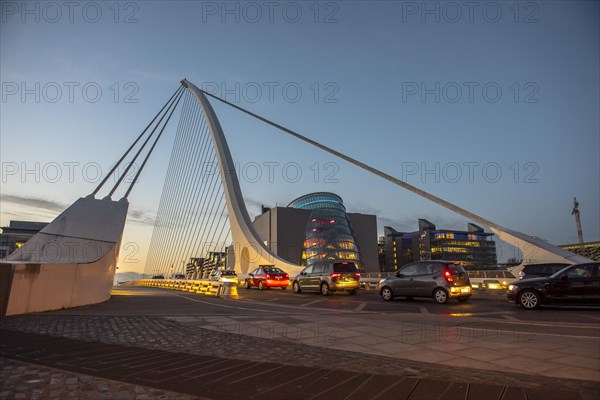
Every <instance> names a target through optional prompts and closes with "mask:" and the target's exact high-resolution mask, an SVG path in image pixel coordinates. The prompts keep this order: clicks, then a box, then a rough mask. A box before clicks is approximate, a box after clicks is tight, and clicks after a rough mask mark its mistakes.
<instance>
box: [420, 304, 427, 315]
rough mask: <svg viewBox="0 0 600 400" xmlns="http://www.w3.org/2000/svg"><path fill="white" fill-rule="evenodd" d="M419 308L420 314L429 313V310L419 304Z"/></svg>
mask: <svg viewBox="0 0 600 400" xmlns="http://www.w3.org/2000/svg"><path fill="white" fill-rule="evenodd" d="M419 310H420V311H421V314H429V310H428V309H427V308H426V307H423V306H420V307H419Z"/></svg>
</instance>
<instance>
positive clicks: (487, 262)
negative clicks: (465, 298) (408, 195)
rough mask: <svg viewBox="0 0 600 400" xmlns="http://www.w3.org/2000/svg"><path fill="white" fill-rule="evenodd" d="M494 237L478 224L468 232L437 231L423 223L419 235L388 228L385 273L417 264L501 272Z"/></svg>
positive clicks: (425, 221) (385, 230)
mask: <svg viewBox="0 0 600 400" xmlns="http://www.w3.org/2000/svg"><path fill="white" fill-rule="evenodd" d="M492 236H493V233H487V232H484V230H483V228H481V227H479V226H477V225H475V224H471V223H470V224H467V230H466V231H454V230H445V229H437V228H436V226H435V225H434V224H432V223H431V222H429V221H427V220H425V219H419V230H418V231H416V232H398V231H396V230H395V229H393V228H391V227H389V226H386V227H385V228H384V241H385V244H384V246H385V267H384V270H383V271H385V272H391V271H396V270H397V269H398V268H400V267H402V266H403V265H405V264H407V263H409V262H412V261H417V260H448V261H458V262H460V263H461V264H462V265H463V266H464V267H465V268H466V269H470V270H481V269H495V268H497V257H496V243H495V242H494V241H493V240H492Z"/></svg>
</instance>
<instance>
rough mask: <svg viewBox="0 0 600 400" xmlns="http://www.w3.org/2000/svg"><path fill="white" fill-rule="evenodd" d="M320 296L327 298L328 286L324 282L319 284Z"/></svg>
mask: <svg viewBox="0 0 600 400" xmlns="http://www.w3.org/2000/svg"><path fill="white" fill-rule="evenodd" d="M321 294H322V295H323V296H329V285H328V284H327V283H325V282H323V283H321Z"/></svg>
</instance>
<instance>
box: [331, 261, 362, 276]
mask: <svg viewBox="0 0 600 400" xmlns="http://www.w3.org/2000/svg"><path fill="white" fill-rule="evenodd" d="M333 271H334V272H340V273H354V272H358V268H356V265H354V263H351V262H349V263H334V264H333Z"/></svg>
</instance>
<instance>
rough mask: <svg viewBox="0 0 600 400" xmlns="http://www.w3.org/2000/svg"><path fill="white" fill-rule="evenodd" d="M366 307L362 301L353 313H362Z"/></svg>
mask: <svg viewBox="0 0 600 400" xmlns="http://www.w3.org/2000/svg"><path fill="white" fill-rule="evenodd" d="M366 306H367V303H366V302H364V301H363V302H362V303H360V304H359V305H358V306H357V307H356V308H355V309H354V311H362V310H363V308H365V307H366Z"/></svg>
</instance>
